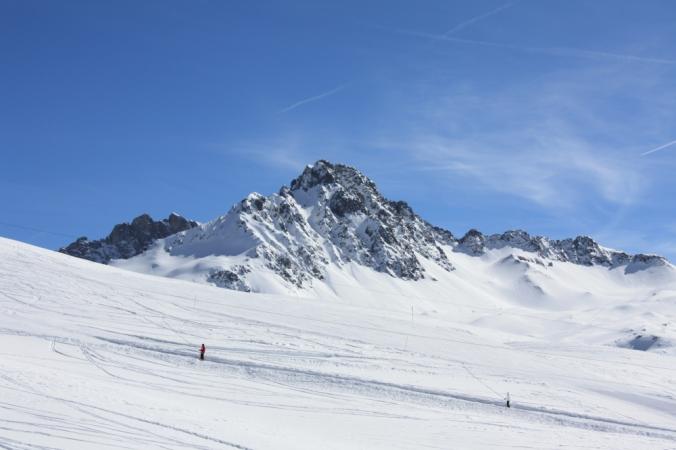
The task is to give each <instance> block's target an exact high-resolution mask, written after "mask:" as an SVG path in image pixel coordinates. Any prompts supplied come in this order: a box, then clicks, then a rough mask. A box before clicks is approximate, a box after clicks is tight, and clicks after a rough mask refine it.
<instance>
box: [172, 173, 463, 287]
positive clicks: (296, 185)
mask: <svg viewBox="0 0 676 450" xmlns="http://www.w3.org/2000/svg"><path fill="white" fill-rule="evenodd" d="M452 239H453V236H452V234H451V233H450V232H448V231H444V230H441V229H439V228H436V227H433V226H431V225H430V224H428V223H427V222H425V221H424V220H422V219H421V218H420V217H419V216H418V215H416V214H415V213H414V212H413V211H412V210H411V208H410V207H409V206H408V205H407V204H406V203H404V202H393V201H389V200H387V199H385V198H384V197H382V195H381V194H380V193H379V192H378V190H377V189H376V186H375V184H374V183H373V182H372V181H371V180H369V179H368V178H366V177H365V176H364V175H363V174H361V173H360V172H359V171H358V170H356V169H354V168H352V167H348V166H343V165H340V164H331V163H329V162H326V161H318V162H317V163H316V164H314V165H312V166H308V167H307V168H306V169H305V170H304V171H303V173H302V174H301V175H300V176H299V177H298V178H296V179H294V180H293V181H292V182H291V184H290V187H283V188H282V189H280V191H279V193H277V194H273V195H270V196H268V197H264V196H262V195H260V194H258V193H253V194H250V195H249V196H248V197H247V198H245V199H244V200H242V201H241V202H240V203H238V204H237V205H235V206H234V207H233V208H232V209H231V210H230V211H229V212H228V214H226V215H225V216H222V217H219V218H218V219H216V220H214V221H212V222H210V223H207V224H204V225H203V226H201V227H199V228H195V229H194V230H190V231H187V232H185V233H180V234H178V235H176V236H173V237H171V238H169V239H167V240H166V242H165V248H166V249H167V251H169V252H170V253H171V254H172V255H176V256H179V255H180V256H191V257H203V256H207V255H209V254H219V255H229V256H234V255H239V254H242V253H244V254H245V255H246V256H247V257H249V258H258V259H260V260H262V261H264V266H265V268H266V269H267V270H270V271H272V272H274V273H275V274H277V275H279V276H281V277H282V278H283V279H284V280H285V281H287V282H289V283H291V284H293V285H295V286H298V287H302V286H304V285H306V284H308V283H310V282H311V281H312V280H313V279H318V280H321V279H322V278H323V277H324V274H325V271H326V266H327V265H328V264H330V263H335V264H338V265H342V264H346V263H349V262H356V263H358V264H361V265H364V266H367V267H371V268H373V269H374V270H376V271H378V272H384V273H388V274H390V275H392V276H394V277H397V278H401V279H405V280H419V279H421V278H423V277H424V272H425V269H424V267H423V264H422V261H421V260H420V258H427V259H430V260H432V261H434V262H436V263H437V264H439V265H440V266H441V267H443V268H444V269H446V270H448V271H451V270H453V266H452V265H451V263H450V261H449V260H448V258H447V256H446V253H445V251H444V250H443V249H442V248H441V247H440V245H442V243H444V242H450V241H451V240H452ZM220 270H222V271H228V270H230V271H231V269H229V268H221V269H220ZM226 278H227V279H228V280H229V279H233V280H234V277H233V276H231V275H229V274H228V275H227V277H226ZM210 279H213V277H212V276H210ZM217 284H221V285H222V284H223V282H222V281H219V283H217ZM233 286H234V284H233Z"/></svg>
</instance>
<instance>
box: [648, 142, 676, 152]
mask: <svg viewBox="0 0 676 450" xmlns="http://www.w3.org/2000/svg"><path fill="white" fill-rule="evenodd" d="M673 145H676V141H671V142H667V143H666V144H663V145H660V146H659V147H655V148H653V149H652V150H648V151H647V152H643V153H641V156H646V155H650V154H651V153H655V152H659V151H660V150H664V149H665V148H668V147H671V146H673Z"/></svg>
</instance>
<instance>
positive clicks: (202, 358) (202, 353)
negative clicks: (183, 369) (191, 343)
mask: <svg viewBox="0 0 676 450" xmlns="http://www.w3.org/2000/svg"><path fill="white" fill-rule="evenodd" d="M206 351H207V348H206V347H205V346H204V344H202V346H201V347H200V359H201V360H202V361H204V353H205V352H206Z"/></svg>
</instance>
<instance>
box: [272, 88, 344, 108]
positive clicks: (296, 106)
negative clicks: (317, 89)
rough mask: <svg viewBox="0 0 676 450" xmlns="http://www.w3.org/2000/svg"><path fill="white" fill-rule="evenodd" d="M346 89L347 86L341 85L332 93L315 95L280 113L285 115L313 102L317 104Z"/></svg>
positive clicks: (331, 91) (332, 90)
mask: <svg viewBox="0 0 676 450" xmlns="http://www.w3.org/2000/svg"><path fill="white" fill-rule="evenodd" d="M345 87H346V85H345V84H341V85H340V86H338V87H336V88H333V89H331V90H330V91H326V92H324V93H322V94H319V95H315V96H313V97H308V98H305V99H303V100H300V101H298V102H296V103H294V104H292V105H289V106H287V107H286V108H284V109H282V110H281V111H279V113H280V114H284V113H287V112H289V111H292V110H294V109H296V108H298V107H299V106H302V105H305V104H307V103H311V102H316V101H317V100H321V99H323V98H326V97H329V96H331V95H333V94H336V93H338V92H340V91H342V90H343V89H345Z"/></svg>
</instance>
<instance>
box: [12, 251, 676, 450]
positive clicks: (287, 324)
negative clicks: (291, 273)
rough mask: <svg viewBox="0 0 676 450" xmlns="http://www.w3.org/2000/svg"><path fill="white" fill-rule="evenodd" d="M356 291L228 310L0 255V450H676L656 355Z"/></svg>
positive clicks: (93, 271)
mask: <svg viewBox="0 0 676 450" xmlns="http://www.w3.org/2000/svg"><path fill="white" fill-rule="evenodd" d="M468 290H469V288H468ZM355 291H356V289H353V290H352V293H351V301H350V302H349V303H347V302H340V301H337V300H335V297H332V300H331V301H328V300H326V301H322V299H321V298H319V299H304V298H299V297H291V296H285V297H283V296H273V295H262V294H246V293H238V292H234V291H229V290H224V289H219V288H216V287H210V286H206V285H199V284H194V283H190V282H187V281H181V280H174V279H168V278H161V277H153V276H149V275H143V274H139V273H133V272H127V271H123V270H120V269H117V268H114V267H109V266H104V265H99V264H95V263H90V262H88V261H83V260H78V259H76V258H72V257H69V256H65V255H61V254H58V253H54V252H50V251H47V250H43V249H39V248H36V247H31V246H28V245H25V244H22V243H18V242H15V241H10V240H6V239H1V238H0V354H1V357H0V448H12V449H14V448H20V449H23V448H64V449H78V448H81V449H96V448H138V449H152V448H164V449H167V448H169V449H180V448H197V449H210V448H250V449H273V448H274V449H299V448H308V449H318V448H322V449H333V448H362V449H379V448H382V449H393V448H407V449H411V448H415V449H418V448H443V449H449V448H459V449H482V448H492V449H494V448H533V449H542V448H608V449H624V448H626V449H641V448H645V449H668V448H672V449H673V448H676V359H674V356H672V354H671V353H654V352H641V351H636V350H628V349H621V348H616V347H612V346H608V345H597V344H593V343H589V341H588V342H585V341H583V340H580V339H569V340H564V339H563V338H564V337H565V335H566V330H567V329H570V330H571V334H573V335H575V336H584V337H592V336H594V335H595V333H596V334H599V335H602V334H604V333H605V334H608V333H613V330H614V329H611V328H608V329H606V328H604V327H603V326H601V325H599V324H601V323H602V322H601V321H600V320H599V321H597V325H592V324H590V323H591V322H590V320H591V316H589V315H586V316H584V320H583V321H580V322H575V320H576V319H575V317H573V316H570V317H568V318H567V319H566V320H563V319H561V317H560V314H561V313H560V312H557V311H553V312H552V311H550V312H546V311H543V312H537V311H534V310H533V309H527V307H526V306H514V307H512V308H511V309H510V310H509V311H505V310H504V309H490V308H485V307H482V308H481V309H472V308H468V307H467V305H468V304H471V300H472V299H466V301H465V302H464V304H462V305H458V306H457V307H454V306H453V305H452V304H447V303H446V304H444V305H443V308H442V307H440V308H439V309H438V312H437V313H430V308H431V306H430V305H431V304H432V303H433V302H434V299H429V298H428V299H426V300H425V302H424V303H423V302H421V303H417V302H413V301H411V302H410V303H411V304H410V305H404V304H403V301H401V302H400V303H399V304H392V306H391V307H389V304H385V303H386V302H383V304H382V305H380V306H379V305H378V304H377V301H376V300H377V299H375V297H374V292H373V291H371V292H370V293H369V295H368V301H365V302H364V303H363V304H360V302H359V298H358V297H359V293H358V292H355ZM661 295H663V294H661ZM411 300H413V299H411ZM658 300H659V299H658ZM477 301H478V300H477ZM656 301H657V300H656ZM662 303H664V302H662ZM669 303H673V302H669ZM480 304H483V303H480ZM411 307H412V308H411ZM603 307H604V308H610V307H609V306H608V305H604V306H603ZM632 308H638V306H636V305H632V306H631V308H630V310H629V313H628V314H633V313H634V311H633V309H632ZM664 308H666V307H663V311H662V312H661V313H660V314H665V315H668V312H669V311H668V310H667V309H668V308H667V309H664ZM672 308H673V307H672ZM672 310H673V309H672ZM599 311H602V312H603V311H605V312H609V311H611V310H610V309H607V310H606V309H599ZM612 311H613V314H615V315H616V316H617V315H618V314H620V313H621V310H612ZM590 314H591V313H590ZM614 318H615V317H614ZM620 319H621V318H620ZM620 319H618V320H620ZM531 323H532V325H533V328H534V329H535V330H537V332H532V333H531V330H530V329H529V324H531ZM585 324H586V325H585ZM548 327H549V328H550V330H549V333H546V332H545V328H548ZM582 328H584V329H585V330H586V333H581V329H582ZM600 341H602V340H600ZM202 342H204V343H205V344H206V346H207V359H206V361H199V360H198V359H197V349H198V347H199V345H200V344H201V343H202ZM562 342H563V343H562ZM507 392H509V393H510V394H511V399H512V408H509V409H508V408H506V407H505V406H504V396H505V394H506V393H507Z"/></svg>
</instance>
